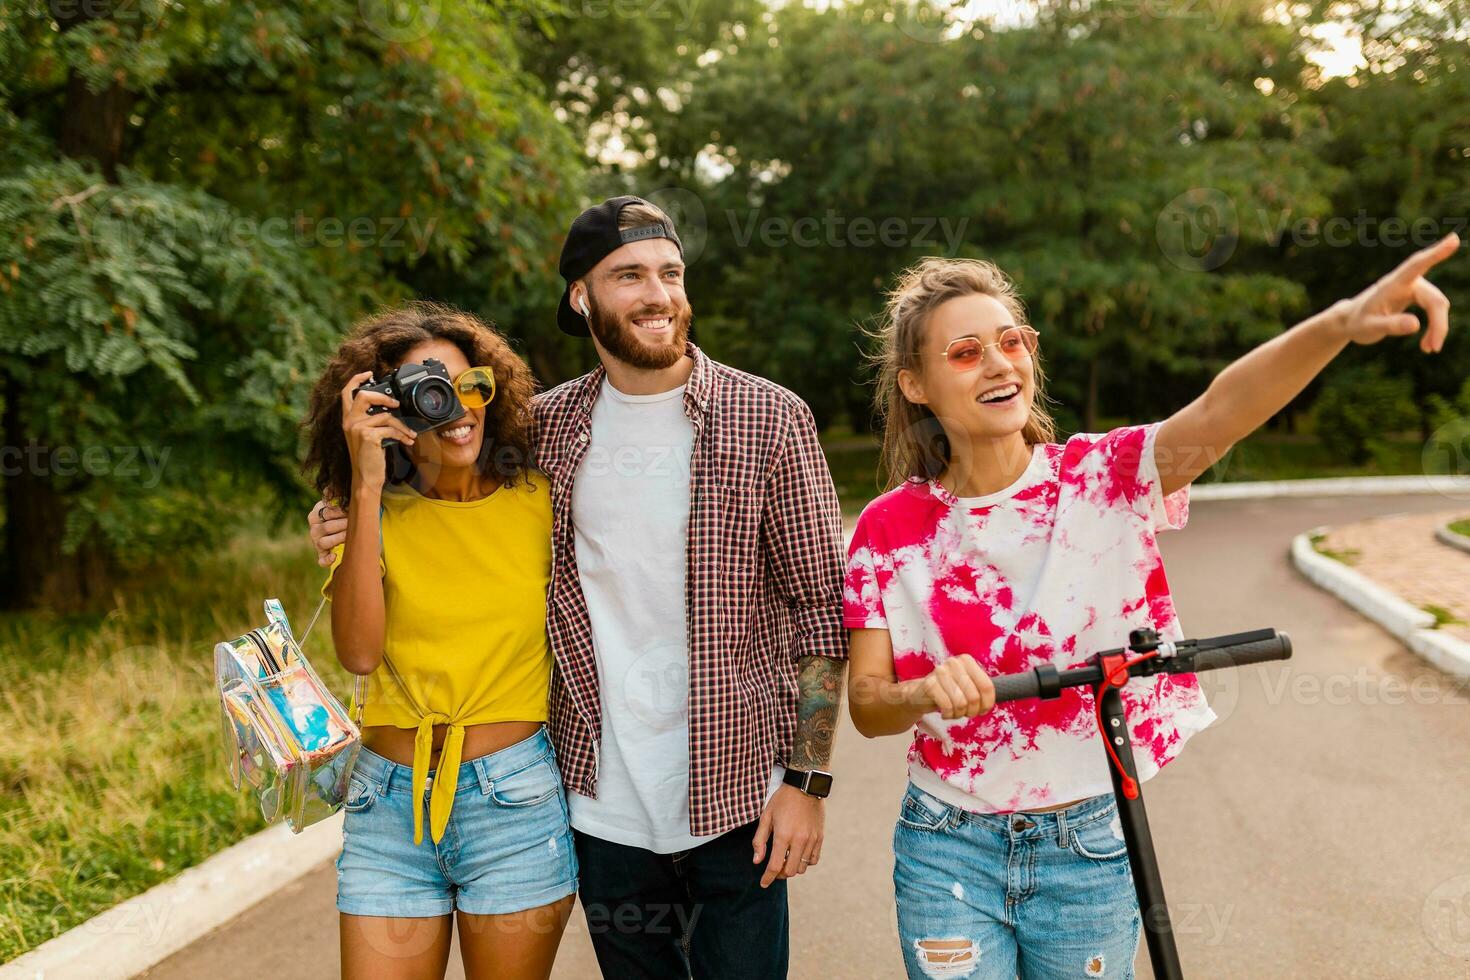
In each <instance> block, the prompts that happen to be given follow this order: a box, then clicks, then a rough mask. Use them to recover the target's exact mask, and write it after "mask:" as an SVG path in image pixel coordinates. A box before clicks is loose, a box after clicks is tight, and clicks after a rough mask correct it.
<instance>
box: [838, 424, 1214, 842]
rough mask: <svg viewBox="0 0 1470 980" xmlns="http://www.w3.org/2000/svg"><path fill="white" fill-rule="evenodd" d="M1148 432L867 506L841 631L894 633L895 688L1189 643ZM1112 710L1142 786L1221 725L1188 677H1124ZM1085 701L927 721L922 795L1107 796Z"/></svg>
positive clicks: (1181, 513) (1118, 435) (1008, 801)
mask: <svg viewBox="0 0 1470 980" xmlns="http://www.w3.org/2000/svg"><path fill="white" fill-rule="evenodd" d="M1158 427H1159V423H1153V424H1150V425H1141V426H1127V427H1124V428H1119V429H1114V430H1113V431H1111V432H1108V433H1106V434H1103V435H1091V434H1082V435H1075V436H1073V437H1072V438H1070V439H1068V440H1067V441H1066V443H1065V444H1056V443H1052V444H1047V445H1038V446H1035V447H1034V448H1033V454H1032V458H1031V464H1030V466H1029V467H1028V468H1027V470H1026V472H1025V473H1023V474H1022V475H1021V477H1020V479H1018V480H1017V481H1016V482H1015V483H1014V484H1012V485H1011V486H1009V487H1007V488H1006V489H1004V490H1001V491H998V492H996V493H992V494H988V495H986V496H984V497H966V498H958V497H955V496H954V495H953V494H951V493H950V492H949V491H948V490H946V489H944V487H942V486H940V485H939V484H938V483H936V482H934V481H929V482H927V483H919V482H910V483H907V484H904V485H903V486H900V487H897V488H895V489H893V490H890V491H889V492H888V493H886V494H884V495H883V496H881V497H879V498H878V499H877V500H874V501H873V502H872V503H870V504H869V505H868V506H867V507H866V508H865V509H864V510H863V513H862V516H861V517H859V518H858V523H857V529H856V530H855V531H854V533H853V538H852V544H851V546H850V548H849V551H848V568H847V579H846V583H845V588H844V612H843V621H844V625H845V626H847V627H848V628H849V629H887V630H888V632H889V635H890V636H891V638H892V641H893V666H894V672H895V674H896V675H897V677H898V679H899V680H910V679H912V678H916V677H923V676H925V675H927V674H929V673H930V672H931V671H933V670H934V668H935V666H937V665H938V664H939V663H941V662H942V661H944V660H945V659H947V658H949V657H952V656H957V655H960V654H966V653H967V654H969V655H970V656H972V657H974V658H975V660H976V661H978V662H979V664H980V666H981V668H982V669H984V670H985V672H986V673H988V674H991V675H992V676H993V675H996V674H1010V673H1016V672H1018V671H1024V670H1030V669H1031V668H1033V667H1035V666H1037V665H1038V664H1042V663H1052V664H1055V665H1056V666H1057V668H1058V669H1065V668H1067V667H1070V666H1075V665H1077V664H1080V663H1082V662H1083V661H1084V660H1086V659H1087V658H1088V657H1089V656H1090V655H1091V654H1093V653H1095V652H1097V651H1099V650H1108V649H1114V648H1116V647H1119V646H1122V645H1124V644H1125V643H1126V642H1127V640H1128V631H1129V630H1130V629H1133V628H1137V627H1142V626H1148V627H1152V628H1154V629H1156V630H1158V631H1159V633H1160V635H1162V636H1163V637H1165V638H1166V639H1182V638H1183V634H1182V633H1181V632H1180V628H1179V620H1178V617H1177V616H1176V615H1175V612H1174V602H1173V600H1172V599H1171V598H1170V596H1169V583H1168V581H1167V580H1166V579H1165V577H1164V565H1163V561H1162V560H1161V559H1160V557H1159V550H1158V545H1157V543H1156V541H1155V535H1156V533H1157V532H1158V531H1161V530H1164V529H1169V528H1180V527H1183V526H1184V523H1185V521H1186V520H1187V519H1188V516H1189V490H1188V488H1184V489H1181V490H1179V491H1177V492H1175V493H1173V494H1171V495H1170V496H1169V497H1167V498H1166V497H1164V495H1163V491H1162V489H1161V488H1160V483H1159V476H1158V469H1157V466H1156V465H1155V463H1154V453H1153V448H1154V439H1155V437H1156V436H1157V434H1158ZM1123 702H1124V706H1125V707H1126V709H1127V712H1128V720H1129V725H1130V728H1131V731H1132V734H1133V751H1134V756H1135V759H1136V761H1137V765H1138V772H1139V776H1140V777H1141V778H1143V779H1148V778H1149V777H1151V776H1153V775H1154V774H1155V773H1156V772H1158V770H1159V769H1160V768H1161V767H1162V766H1163V765H1164V764H1165V763H1167V762H1168V761H1169V760H1171V759H1173V758H1174V757H1175V756H1176V755H1178V754H1179V751H1180V749H1181V748H1182V747H1183V746H1184V742H1185V740H1186V739H1188V738H1189V737H1190V736H1191V735H1193V734H1194V733H1196V732H1198V731H1200V730H1201V729H1203V728H1205V727H1206V726H1208V725H1209V724H1210V723H1211V722H1212V721H1214V719H1215V714H1214V712H1213V711H1211V710H1210V707H1209V705H1207V704H1206V703H1205V699H1204V696H1203V694H1201V692H1200V689H1199V684H1198V683H1197V681H1196V680H1195V677H1194V675H1193V674H1181V675H1177V676H1173V677H1170V676H1167V675H1160V676H1157V677H1154V678H1138V679H1135V680H1132V681H1130V682H1129V683H1128V685H1127V686H1126V687H1125V688H1124V689H1123ZM1107 765H1108V763H1107V761H1106V754H1105V751H1104V747H1103V745H1102V743H1101V741H1100V740H1099V737H1098V732H1097V723H1096V721H1095V720H1094V714H1093V698H1092V693H1091V691H1089V690H1087V689H1086V688H1081V687H1075V688H1068V689H1066V690H1064V691H1063V692H1062V694H1061V697H1060V698H1058V699H1056V700H1048V701H1040V700H1030V701H1016V702H1011V703H1007V704H1001V705H997V706H996V707H995V708H994V710H992V711H990V712H988V713H986V714H984V715H981V716H979V717H978V718H961V719H957V720H954V721H945V720H944V719H942V718H941V717H940V716H939V713H938V712H931V713H929V714H927V715H924V716H923V718H921V719H920V721H919V724H918V725H916V726H915V729H914V741H913V745H912V746H911V747H910V749H909V776H910V779H912V780H913V782H914V783H915V785H917V786H918V787H919V788H921V789H923V790H926V791H928V792H929V793H931V794H933V795H935V796H937V797H939V798H940V799H943V800H946V801H948V802H950V803H952V804H954V805H956V806H960V807H964V808H967V809H970V810H978V811H982V812H989V813H994V812H1009V811H1012V810H1030V809H1037V808H1041V807H1047V806H1053V805H1056V804H1060V803H1068V802H1071V801H1073V800H1078V799H1082V798H1084V797H1088V796H1095V795H1097V794H1099V793H1109V792H1111V791H1112V783H1111V782H1110V780H1109V776H1108V769H1107Z"/></svg>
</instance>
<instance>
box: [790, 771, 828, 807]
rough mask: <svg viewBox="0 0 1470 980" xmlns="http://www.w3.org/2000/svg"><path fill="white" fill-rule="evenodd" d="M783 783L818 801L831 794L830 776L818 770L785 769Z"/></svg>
mask: <svg viewBox="0 0 1470 980" xmlns="http://www.w3.org/2000/svg"><path fill="white" fill-rule="evenodd" d="M785 783H786V785H788V786H795V787H796V788H797V789H799V790H801V791H802V792H803V793H805V794H806V795H807V796H815V797H816V798H817V799H819V800H825V799H826V798H827V797H828V796H829V795H830V794H831V793H832V774H831V773H830V772H823V771H822V770H820V769H787V770H786V779H785Z"/></svg>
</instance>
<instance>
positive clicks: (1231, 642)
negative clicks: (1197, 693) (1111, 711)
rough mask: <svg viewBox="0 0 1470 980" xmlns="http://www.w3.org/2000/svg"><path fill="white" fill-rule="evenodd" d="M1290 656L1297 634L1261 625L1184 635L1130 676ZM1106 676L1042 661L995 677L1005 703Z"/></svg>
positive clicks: (1196, 670) (1091, 666)
mask: <svg viewBox="0 0 1470 980" xmlns="http://www.w3.org/2000/svg"><path fill="white" fill-rule="evenodd" d="M1109 652H1117V653H1126V652H1128V651H1126V650H1118V651H1109ZM1290 658H1291V637H1289V636H1287V635H1286V634H1285V633H1278V632H1276V631H1275V630H1257V631H1255V632H1253V633H1232V634H1230V635H1228V636H1217V637H1210V638H1209V639H1204V640H1181V641H1180V642H1179V643H1177V644H1175V645H1174V652H1173V654H1172V655H1171V656H1165V657H1151V658H1149V659H1148V660H1145V661H1143V662H1142V663H1140V664H1137V665H1135V666H1134V667H1133V668H1132V669H1130V670H1129V675H1130V676H1133V677H1143V676H1148V675H1150V674H1158V673H1170V674H1197V673H1199V672H1200V671H1204V670H1221V669H1224V668H1227V667H1244V666H1247V665H1248V664H1263V663H1267V662H1269V661H1272V660H1288V659H1290ZM1102 679H1103V677H1102V669H1101V668H1100V667H1098V666H1097V665H1096V664H1088V665H1087V666H1083V667H1073V668H1072V669H1070V670H1063V671H1058V670H1057V669H1056V668H1054V667H1051V666H1042V667H1038V668H1036V669H1035V670H1028V671H1024V672H1022V673H1019V674H1001V675H999V676H997V677H992V678H991V679H990V680H991V683H992V684H994V685H995V703H996V704H1001V703H1002V702H1005V701H1021V700H1024V699H1026V698H1037V697H1042V696H1043V692H1045V696H1047V697H1055V696H1056V693H1057V691H1059V690H1060V689H1061V688H1063V687H1080V686H1082V685H1084V684H1085V685H1091V686H1096V685H1097V684H1100V683H1102Z"/></svg>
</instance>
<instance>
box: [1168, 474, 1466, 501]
mask: <svg viewBox="0 0 1470 980" xmlns="http://www.w3.org/2000/svg"><path fill="white" fill-rule="evenodd" d="M1380 493H1382V494H1400V493H1438V494H1443V495H1444V496H1446V497H1451V498H1454V499H1457V500H1464V501H1467V502H1470V477H1466V476H1429V475H1415V476H1335V477H1328V478H1326V479H1321V480H1262V481H1257V482H1250V483H1205V484H1195V485H1194V486H1191V487H1190V488H1189V499H1190V500H1247V499H1250V500H1255V499H1261V498H1269V497H1356V496H1363V495H1372V494H1380Z"/></svg>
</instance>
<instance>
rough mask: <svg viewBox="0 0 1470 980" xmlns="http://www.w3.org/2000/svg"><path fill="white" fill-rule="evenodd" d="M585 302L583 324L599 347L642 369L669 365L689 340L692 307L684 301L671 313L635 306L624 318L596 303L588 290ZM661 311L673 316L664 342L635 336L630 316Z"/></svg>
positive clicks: (649, 314)
mask: <svg viewBox="0 0 1470 980" xmlns="http://www.w3.org/2000/svg"><path fill="white" fill-rule="evenodd" d="M587 302H588V309H589V310H590V311H591V315H590V316H588V317H587V328H588V329H589V330H591V331H592V336H594V337H596V338H597V342H598V343H599V344H601V345H602V346H603V349H605V350H606V351H607V352H608V353H609V354H611V355H612V356H613V357H615V358H617V359H618V360H620V361H622V362H623V363H624V364H627V365H629V366H631V367H635V368H642V369H643V370H646V371H661V370H663V369H664V368H667V367H673V366H674V365H675V364H677V363H678V361H679V358H681V357H683V356H684V346H685V344H686V343H687V342H688V340H689V324H690V323H691V322H692V321H693V319H694V311H693V310H691V309H690V308H689V307H688V306H687V305H686V306H684V307H682V308H680V309H679V310H677V311H675V312H673V313H669V312H668V311H666V310H639V311H637V312H634V313H631V314H629V316H628V317H627V319H626V320H620V319H618V318H617V317H615V316H612V315H611V314H609V313H607V312H606V311H605V310H603V309H602V307H600V306H598V305H597V302H596V301H595V300H593V299H592V296H591V295H590V294H589V295H588V297H587ZM661 315H662V316H669V317H671V318H672V319H673V328H674V336H673V338H672V339H671V340H670V341H669V342H668V343H667V344H665V343H657V344H651V343H647V342H645V341H644V340H643V339H642V338H640V337H639V336H638V333H637V331H638V330H639V329H640V328H639V327H637V326H636V325H635V324H634V323H633V320H634V319H635V318H637V317H643V316H661Z"/></svg>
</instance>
